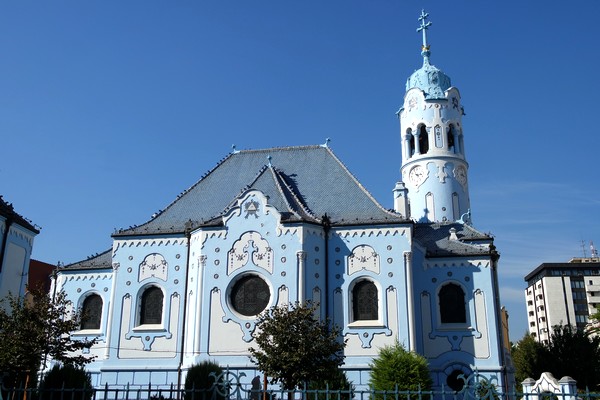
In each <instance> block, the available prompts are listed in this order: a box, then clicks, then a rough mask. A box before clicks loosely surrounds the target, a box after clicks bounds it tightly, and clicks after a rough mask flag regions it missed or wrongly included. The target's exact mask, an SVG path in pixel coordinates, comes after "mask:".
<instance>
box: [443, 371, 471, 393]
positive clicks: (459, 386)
mask: <svg viewBox="0 0 600 400" xmlns="http://www.w3.org/2000/svg"><path fill="white" fill-rule="evenodd" d="M461 375H462V377H461ZM470 375H471V371H463V370H462V369H455V370H453V371H452V372H451V373H450V374H448V377H447V378H446V385H448V387H449V388H450V389H452V390H454V391H455V392H460V391H461V390H463V388H464V387H465V379H463V378H468V377H469V376H470Z"/></svg>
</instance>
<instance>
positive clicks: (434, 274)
mask: <svg viewBox="0 0 600 400" xmlns="http://www.w3.org/2000/svg"><path fill="white" fill-rule="evenodd" d="M426 18H427V15H426V14H424V13H423V14H422V15H421V19H420V20H421V28H420V30H421V31H422V32H423V50H422V56H423V66H422V67H421V68H420V69H418V70H417V71H415V73H413V74H412V75H411V76H410V78H409V79H408V81H407V87H406V89H407V91H406V95H405V98H404V104H403V106H402V108H401V109H400V111H399V112H398V116H399V119H400V128H401V138H402V149H401V151H402V166H401V180H400V181H399V182H398V183H396V186H395V188H394V189H393V196H394V208H395V209H394V210H393V211H389V210H386V209H384V208H383V207H382V206H381V205H380V204H379V203H378V202H377V201H376V200H375V199H374V198H373V197H372V196H371V195H370V194H369V192H368V191H367V190H366V189H365V188H364V187H363V186H362V184H361V183H360V182H358V181H357V180H356V179H355V178H354V176H353V175H352V174H351V173H350V172H349V170H348V169H347V168H346V166H345V165H344V164H343V163H342V162H341V161H340V160H339V159H338V158H337V157H336V156H335V155H334V153H333V152H332V151H331V149H330V148H329V147H328V146H327V145H317V146H302V147H286V148H271V149H264V150H244V151H233V152H232V153H230V154H228V155H227V156H226V157H225V158H224V159H223V160H222V161H220V162H219V163H218V165H217V166H216V167H215V168H214V169H212V170H211V171H210V172H209V173H207V174H206V175H205V176H204V177H202V178H201V179H200V180H199V181H198V182H196V183H195V184H194V185H193V186H191V187H190V188H189V189H187V190H186V191H185V192H183V193H182V194H181V195H180V196H179V197H178V198H177V199H176V200H175V201H173V202H172V203H171V204H170V205H169V206H168V207H167V208H166V209H165V210H164V211H162V212H160V213H159V214H157V215H155V216H153V218H152V219H151V220H149V221H147V222H146V223H144V224H142V225H139V226H136V227H132V228H129V229H126V230H121V231H118V232H116V233H114V234H113V246H112V248H111V249H109V250H108V251H106V252H104V253H102V254H99V255H98V256H96V257H93V258H90V259H88V260H84V261H81V262H77V263H74V264H71V265H68V266H66V267H64V268H62V269H60V271H59V272H58V274H57V278H56V281H55V286H56V288H57V289H58V290H64V291H65V292H66V293H67V295H68V298H69V299H71V300H72V302H73V304H74V306H75V307H77V308H80V309H82V310H84V311H85V313H86V315H87V318H86V319H85V321H83V323H82V326H81V329H80V330H79V331H76V332H73V338H74V339H78V338H91V337H97V338H98V343H97V344H96V345H95V346H94V347H93V348H92V349H91V350H90V355H94V356H96V358H95V361H93V362H92V363H90V364H89V365H88V366H87V369H88V370H89V371H90V372H91V374H92V378H93V382H94V384H95V385H97V386H101V385H104V384H106V383H108V384H110V385H123V386H125V385H127V384H129V385H133V386H137V385H139V386H147V385H148V384H149V383H150V382H151V383H152V384H153V385H169V384H171V383H174V384H177V383H180V382H182V381H183V378H184V376H185V373H186V370H187V369H188V368H189V367H190V366H191V365H193V364H195V363H198V362H200V361H204V360H214V361H216V362H218V363H219V364H220V365H222V366H228V367H229V369H230V370H234V371H238V372H245V374H246V378H247V379H248V382H249V381H250V380H251V379H252V378H253V377H254V376H256V375H259V374H260V371H257V370H256V367H255V365H253V363H252V362H251V360H250V358H249V352H248V348H249V347H251V346H252V345H253V339H252V335H253V332H254V329H255V321H256V317H257V315H258V314H260V313H261V312H262V311H263V310H266V309H267V308H269V307H272V306H276V305H284V304H288V303H291V302H304V301H308V300H310V301H312V302H314V303H315V304H318V311H317V312H318V314H319V316H320V317H321V318H330V319H331V320H332V321H333V322H334V323H336V324H337V325H338V326H340V327H341V328H342V335H343V338H342V339H343V340H345V341H346V343H347V345H346V348H345V356H346V357H345V362H344V365H343V368H344V370H345V371H346V374H347V376H348V378H349V379H350V380H351V381H352V382H353V383H354V385H355V386H356V387H357V388H366V387H367V385H368V380H369V363H370V362H371V361H372V359H373V357H375V356H377V353H378V350H379V349H380V348H381V347H382V346H384V345H388V344H393V343H394V342H395V341H396V340H398V341H400V342H401V343H403V344H405V345H406V347H407V348H409V349H410V350H414V351H416V352H418V353H420V354H422V355H423V356H425V357H426V358H427V360H428V362H429V365H430V370H431V373H432V378H433V380H434V384H435V386H436V388H438V389H439V388H441V386H442V385H445V386H446V387H448V385H450V387H454V386H456V384H457V376H458V375H459V374H470V373H472V372H474V371H475V370H477V372H479V373H481V374H483V375H486V376H488V377H490V378H495V379H496V380H497V383H498V384H499V385H500V386H501V387H502V386H503V385H504V384H505V383H506V376H505V373H506V371H505V368H504V365H505V364H506V363H505V357H506V355H505V354H504V350H503V346H502V332H501V315H500V304H499V293H498V281H497V267H498V265H497V263H498V257H499V256H498V253H497V252H496V250H495V247H494V245H493V239H492V238H491V237H490V236H488V235H485V234H483V233H481V232H479V231H477V230H476V229H475V228H474V227H473V225H472V221H471V212H470V204H469V192H468V181H467V170H468V163H467V160H466V158H465V152H464V147H465V140H464V139H463V129H462V124H461V118H462V116H463V108H462V106H461V98H460V94H459V92H458V90H457V89H456V88H455V87H453V86H451V84H450V78H449V77H448V76H446V75H445V74H444V73H443V72H442V71H441V70H439V69H437V68H436V67H435V66H433V65H431V64H430V61H429V58H430V52H429V46H428V44H427V38H426V30H427V27H428V26H429V23H428V22H427V21H426ZM399 151H400V150H399Z"/></svg>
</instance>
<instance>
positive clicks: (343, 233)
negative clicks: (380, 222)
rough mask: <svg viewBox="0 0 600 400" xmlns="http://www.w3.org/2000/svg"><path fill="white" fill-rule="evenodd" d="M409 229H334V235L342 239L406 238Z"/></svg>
mask: <svg viewBox="0 0 600 400" xmlns="http://www.w3.org/2000/svg"><path fill="white" fill-rule="evenodd" d="M407 233H408V228H371V229H361V228H355V229H334V230H332V234H335V235H338V236H339V237H341V238H348V237H353V238H355V237H379V236H406V234H407Z"/></svg>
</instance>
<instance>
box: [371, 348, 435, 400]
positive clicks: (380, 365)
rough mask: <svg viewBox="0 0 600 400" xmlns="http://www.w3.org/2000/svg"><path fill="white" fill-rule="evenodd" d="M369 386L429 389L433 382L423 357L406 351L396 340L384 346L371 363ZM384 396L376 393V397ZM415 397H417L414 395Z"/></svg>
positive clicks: (387, 388) (382, 388) (406, 389)
mask: <svg viewBox="0 0 600 400" xmlns="http://www.w3.org/2000/svg"><path fill="white" fill-rule="evenodd" d="M369 383H370V385H371V387H372V388H373V389H374V390H376V391H384V390H396V388H397V389H398V390H400V391H415V392H416V391H418V390H430V389H431V385H432V384H433V382H432V380H431V376H430V374H429V366H428V364H427V360H426V359H425V357H423V356H421V355H419V354H417V353H415V352H412V351H408V350H406V349H405V348H404V346H403V345H401V344H400V343H399V342H398V341H396V343H394V344H393V345H389V346H384V347H382V348H381V349H380V350H379V353H378V355H377V357H376V358H375V359H373V362H372V363H371V378H370V380H369ZM385 397H386V396H384V395H383V394H376V395H375V398H376V399H383V398H385ZM414 398H417V397H414Z"/></svg>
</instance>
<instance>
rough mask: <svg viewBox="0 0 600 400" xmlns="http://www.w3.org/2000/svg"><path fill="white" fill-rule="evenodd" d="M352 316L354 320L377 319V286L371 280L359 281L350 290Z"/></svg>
mask: <svg viewBox="0 0 600 400" xmlns="http://www.w3.org/2000/svg"><path fill="white" fill-rule="evenodd" d="M352 316H353V320H354V321H372V320H378V319H379V302H378V298H377V286H375V284H374V283H373V282H371V281H367V280H364V281H360V282H358V283H356V285H354V289H353V290H352Z"/></svg>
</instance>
